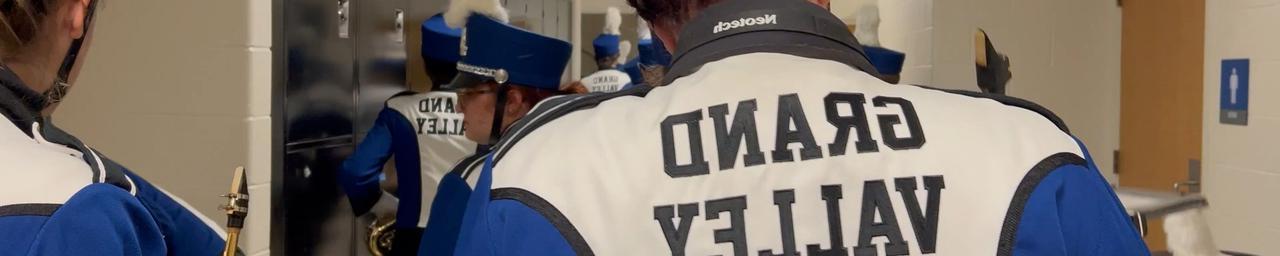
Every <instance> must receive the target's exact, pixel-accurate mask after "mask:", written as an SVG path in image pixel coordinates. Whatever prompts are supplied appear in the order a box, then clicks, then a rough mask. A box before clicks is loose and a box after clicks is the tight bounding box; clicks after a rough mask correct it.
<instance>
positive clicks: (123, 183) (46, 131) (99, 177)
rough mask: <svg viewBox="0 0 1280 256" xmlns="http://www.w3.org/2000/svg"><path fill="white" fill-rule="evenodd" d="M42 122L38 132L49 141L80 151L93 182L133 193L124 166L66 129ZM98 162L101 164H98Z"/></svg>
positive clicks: (131, 183) (132, 187)
mask: <svg viewBox="0 0 1280 256" xmlns="http://www.w3.org/2000/svg"><path fill="white" fill-rule="evenodd" d="M42 124H43V125H42V126H41V127H40V130H41V131H40V133H41V134H43V135H44V136H45V139H47V140H49V142H53V143H58V144H62V145H67V146H70V147H72V148H75V149H76V150H78V151H80V153H81V154H82V155H83V156H82V157H83V158H84V161H85V163H86V164H88V165H89V168H90V169H92V170H93V182H94V183H99V181H101V183H107V184H111V185H115V186H116V187H120V188H122V189H124V191H128V192H129V193H130V194H133V192H134V185H133V181H130V180H129V177H128V176H127V175H126V174H125V168H124V166H121V165H120V164H118V163H116V162H115V161H111V159H107V157H106V156H103V155H102V154H101V153H98V151H96V150H93V149H92V148H89V146H86V145H84V143H82V142H80V139H76V137H75V136H71V134H69V133H67V132H66V131H63V130H62V129H59V128H58V127H57V126H54V125H53V123H51V122H44V123H42ZM99 163H101V164H102V165H98V164H99ZM103 176H105V177H103Z"/></svg>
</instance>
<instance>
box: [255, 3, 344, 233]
mask: <svg viewBox="0 0 1280 256" xmlns="http://www.w3.org/2000/svg"><path fill="white" fill-rule="evenodd" d="M281 1H283V6H282V7H284V8H283V10H280V11H279V12H277V13H276V15H283V17H278V19H281V20H282V22H281V23H282V24H281V25H279V27H278V29H277V31H276V32H275V33H278V34H277V36H276V42H275V44H274V45H276V46H277V47H276V48H275V49H274V50H275V51H279V52H282V53H277V55H276V56H277V57H278V58H279V57H283V58H284V60H283V61H277V62H276V63H278V64H283V65H284V66H285V67H284V68H283V69H280V68H277V70H283V72H284V73H283V74H280V73H277V74H276V76H283V77H284V78H283V79H277V80H278V81H279V82H278V83H283V84H277V85H276V86H278V87H279V86H282V87H284V89H283V95H279V94H278V95H275V96H274V97H275V98H274V100H275V102H274V104H276V105H284V107H283V110H282V111H280V112H283V114H284V116H283V117H279V116H277V117H276V119H278V120H282V121H283V124H281V125H282V126H283V127H282V131H281V132H282V133H283V134H282V135H283V136H280V135H281V134H277V136H276V137H275V139H277V140H284V141H283V143H280V144H277V145H281V146H282V147H283V148H282V149H280V151H278V152H282V153H284V154H283V155H282V156H283V159H279V160H276V161H278V162H279V164H278V166H280V167H279V168H280V169H278V170H277V174H275V175H273V182H272V185H273V186H276V187H277V189H278V190H276V191H278V192H277V193H278V194H277V195H278V196H277V197H276V198H275V200H273V204H275V205H278V206H279V207H273V213H272V216H273V220H274V222H276V223H280V224H277V225H275V227H273V232H272V233H273V234H272V236H273V239H272V246H271V247H272V253H273V254H276V255H349V254H351V253H353V252H354V251H355V249H356V247H355V242H354V238H355V236H354V227H355V221H354V216H352V214H351V209H350V205H349V204H348V203H347V200H346V198H345V197H344V196H343V194H342V192H341V189H339V188H338V186H337V183H336V179H337V171H338V168H339V166H341V162H342V160H344V159H345V158H346V156H347V155H349V154H350V152H351V150H352V142H353V130H352V122H353V120H355V119H356V111H355V106H356V101H355V97H354V96H353V92H354V91H355V89H356V87H355V85H356V80H355V76H354V72H353V68H354V63H353V62H352V59H354V54H353V53H354V48H353V43H352V41H351V40H350V39H349V38H342V36H341V35H340V29H341V28H342V21H343V18H342V17H339V10H340V9H341V8H340V6H339V4H338V1H334V0H281ZM344 14H346V17H347V19H349V18H350V15H349V13H344ZM348 29H350V27H348ZM347 36H348V37H349V36H350V34H349V33H348V35H347ZM279 46H284V47H283V48H281V47H279Z"/></svg>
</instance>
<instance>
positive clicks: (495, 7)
mask: <svg viewBox="0 0 1280 256" xmlns="http://www.w3.org/2000/svg"><path fill="white" fill-rule="evenodd" d="M498 1H499V0H453V1H450V2H449V10H448V11H446V12H445V13H444V21H445V23H446V24H449V27H452V28H462V27H465V26H467V18H468V17H471V14H473V13H475V14H482V15H485V16H489V18H493V19H495V20H498V21H501V22H502V23H507V20H508V17H507V9H506V8H502V3H500V2H498Z"/></svg>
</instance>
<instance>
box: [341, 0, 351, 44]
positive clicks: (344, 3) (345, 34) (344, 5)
mask: <svg viewBox="0 0 1280 256" xmlns="http://www.w3.org/2000/svg"><path fill="white" fill-rule="evenodd" d="M338 38H343V39H346V38H351V1H350V0H338Z"/></svg>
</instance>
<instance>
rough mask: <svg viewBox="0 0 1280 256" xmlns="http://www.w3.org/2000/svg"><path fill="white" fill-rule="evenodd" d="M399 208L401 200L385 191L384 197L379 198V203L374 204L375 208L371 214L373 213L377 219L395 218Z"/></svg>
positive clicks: (371, 210) (370, 210)
mask: <svg viewBox="0 0 1280 256" xmlns="http://www.w3.org/2000/svg"><path fill="white" fill-rule="evenodd" d="M399 208H400V199H399V198H396V197H395V196H392V195H391V194H390V193H387V192H386V191H383V192H382V196H381V197H379V198H378V202H377V203H374V204H373V208H371V209H369V212H371V213H373V214H374V215H375V216H377V218H395V216H396V211H397V210H398V209H399Z"/></svg>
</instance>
